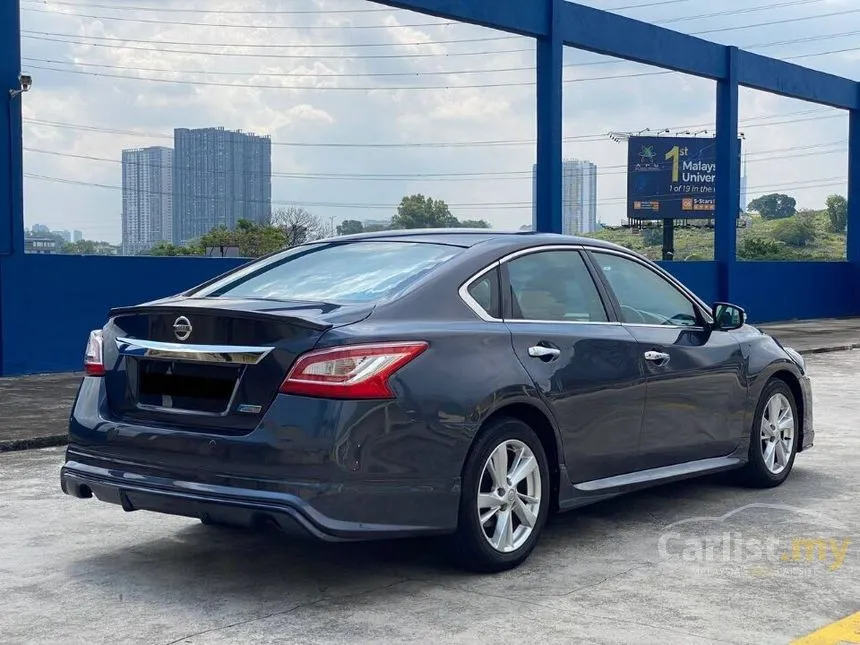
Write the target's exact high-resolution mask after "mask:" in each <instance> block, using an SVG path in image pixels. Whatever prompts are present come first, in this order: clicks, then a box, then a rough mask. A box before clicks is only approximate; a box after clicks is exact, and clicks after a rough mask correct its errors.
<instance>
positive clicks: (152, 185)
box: [75, 146, 173, 255]
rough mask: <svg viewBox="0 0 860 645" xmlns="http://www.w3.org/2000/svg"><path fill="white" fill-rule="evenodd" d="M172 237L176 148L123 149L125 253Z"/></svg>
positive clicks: (145, 247) (169, 239) (140, 249)
mask: <svg viewBox="0 0 860 645" xmlns="http://www.w3.org/2000/svg"><path fill="white" fill-rule="evenodd" d="M75 235H80V231H75ZM81 237H83V236H82V235H81ZM172 238H173V150H171V149H170V148H165V147H161V146H158V147H152V148H135V149H132V150H123V151H122V253H123V255H136V254H138V253H139V252H141V251H148V250H149V249H150V248H152V247H153V245H155V244H156V243H157V242H161V241H165V242H170V241H171V240H172Z"/></svg>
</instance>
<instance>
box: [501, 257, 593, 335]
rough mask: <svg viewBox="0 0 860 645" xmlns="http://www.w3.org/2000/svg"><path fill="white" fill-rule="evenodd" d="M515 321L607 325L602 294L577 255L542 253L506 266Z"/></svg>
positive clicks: (520, 258) (516, 260) (517, 259)
mask: <svg viewBox="0 0 860 645" xmlns="http://www.w3.org/2000/svg"><path fill="white" fill-rule="evenodd" d="M507 269H508V279H509V281H510V289H511V309H512V312H511V313H512V316H511V318H512V319H518V320H546V321H565V322H606V321H607V320H608V317H607V315H606V309H605V308H604V306H603V301H602V300H601V298H600V293H599V292H598V290H597V287H596V286H595V284H594V280H593V279H592V278H591V274H590V273H589V272H588V269H587V268H586V266H585V262H584V260H583V259H582V256H581V255H580V254H579V252H578V251H574V250H571V251H563V250H562V251H541V252H537V253H531V254H529V255H525V256H522V257H519V258H516V259H514V260H511V261H510V262H508V264H507Z"/></svg>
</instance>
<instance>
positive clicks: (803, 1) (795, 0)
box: [22, 0, 855, 34]
mask: <svg viewBox="0 0 860 645" xmlns="http://www.w3.org/2000/svg"><path fill="white" fill-rule="evenodd" d="M823 1H824V0H788V1H785V2H779V3H776V4H770V5H758V6H755V7H746V8H743V9H732V10H724V11H717V12H712V13H704V14H696V15H692V16H679V17H675V18H670V19H667V20H659V21H656V22H655V23H654V24H657V25H666V24H672V23H678V22H686V21H690V20H701V19H705V18H714V17H726V16H732V15H739V14H746V13H753V12H756V11H767V10H772V9H778V8H784V7H792V6H802V5H809V4H814V3H819V2H823ZM657 4H660V3H657ZM81 6H83V5H81ZM644 6H649V5H639V7H644ZM650 6H655V5H654V4H651V5H650ZM628 8H630V7H628ZM123 9H127V8H123ZM22 11H29V12H32V13H48V14H51V15H52V16H69V17H75V18H87V19H90V20H107V21H113V22H133V23H138V24H158V25H171V26H177V25H180V26H188V27H217V28H228V29H274V30H289V29H316V30H320V29H322V30H340V31H344V30H350V29H359V30H363V29H391V28H420V27H446V26H454V25H463V24H467V23H462V22H458V21H445V22H424V23H412V24H397V25H313V26H305V25H253V24H238V25H237V24H233V23H212V22H192V21H183V20H175V19H171V20H158V19H153V18H130V17H122V16H106V15H99V14H86V13H74V12H70V11H61V12H57V11H51V10H50V9H41V8H40V9H36V8H28V7H23V8H22ZM383 11H385V10H383ZM854 12H855V10H845V11H838V12H833V13H830V14H823V15H821V16H813V17H816V18H820V17H827V16H840V15H844V14H848V13H854ZM214 13H218V12H214ZM280 13H283V14H287V15H289V14H294V13H305V14H324V13H337V12H336V11H334V12H326V11H324V10H318V11H313V10H311V11H297V12H291V11H285V12H280ZM798 20H802V18H792V19H786V20H780V21H776V22H767V23H757V24H752V25H742V26H739V27H731V28H719V29H714V30H706V31H698V32H693V34H706V33H715V32H718V31H729V30H732V29H751V28H753V27H761V26H766V25H770V24H782V23H786V22H797V21H798Z"/></svg>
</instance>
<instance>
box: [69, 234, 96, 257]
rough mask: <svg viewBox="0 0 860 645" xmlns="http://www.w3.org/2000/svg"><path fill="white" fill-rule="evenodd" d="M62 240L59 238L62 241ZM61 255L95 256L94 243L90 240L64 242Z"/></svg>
mask: <svg viewBox="0 0 860 645" xmlns="http://www.w3.org/2000/svg"><path fill="white" fill-rule="evenodd" d="M62 239H63V238H60V240H61V241H62ZM61 248H62V249H63V253H68V254H69V255H95V254H96V243H95V242H93V241H92V240H78V241H77V242H64V243H63V246H62V247H61Z"/></svg>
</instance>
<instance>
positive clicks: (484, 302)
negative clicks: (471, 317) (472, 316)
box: [468, 269, 502, 318]
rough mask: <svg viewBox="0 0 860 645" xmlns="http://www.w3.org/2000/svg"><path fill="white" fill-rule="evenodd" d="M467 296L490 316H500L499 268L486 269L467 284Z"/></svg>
mask: <svg viewBox="0 0 860 645" xmlns="http://www.w3.org/2000/svg"><path fill="white" fill-rule="evenodd" d="M468 291H469V296H471V298H472V300H474V301H475V304H477V305H478V306H479V307H480V308H481V309H483V310H484V311H485V312H486V313H487V315H488V316H490V317H491V318H501V317H502V316H501V311H502V307H501V298H500V297H499V270H498V269H493V270H492V271H488V272H487V273H485V274H484V275H482V276H481V277H480V278H478V279H477V280H475V281H474V282H473V283H472V284H470V285H469V289H468Z"/></svg>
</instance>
